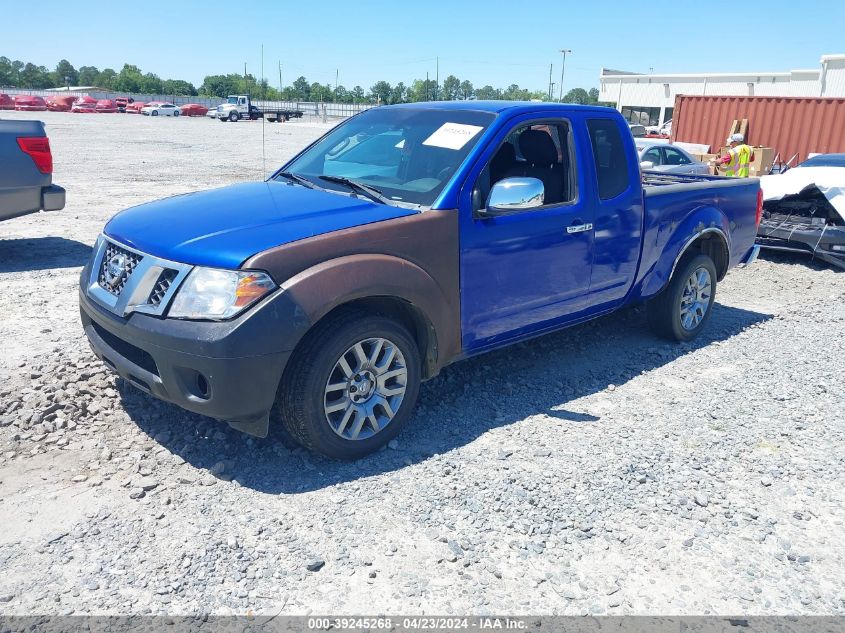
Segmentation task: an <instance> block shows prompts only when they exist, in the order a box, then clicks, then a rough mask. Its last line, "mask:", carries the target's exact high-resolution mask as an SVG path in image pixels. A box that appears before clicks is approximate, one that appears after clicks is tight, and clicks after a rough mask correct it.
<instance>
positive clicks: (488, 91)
mask: <svg viewBox="0 0 845 633" xmlns="http://www.w3.org/2000/svg"><path fill="white" fill-rule="evenodd" d="M498 97H499V94H498V92H496V89H495V88H494V87H493V86H491V85H489V84H488V85H486V86H484V87H482V88H476V89H475V98H476V99H497V98H498Z"/></svg>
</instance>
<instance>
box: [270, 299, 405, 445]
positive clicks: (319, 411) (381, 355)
mask: <svg viewBox="0 0 845 633" xmlns="http://www.w3.org/2000/svg"><path fill="white" fill-rule="evenodd" d="M420 367H421V362H420V354H419V350H418V349H417V345H416V343H415V342H414V339H413V337H412V336H411V335H410V333H409V332H408V330H407V329H406V328H405V327H404V326H402V325H400V324H399V323H397V322H396V321H394V320H392V319H389V318H387V317H384V316H380V315H372V314H367V313H364V312H359V311H357V310H350V311H347V312H343V313H341V314H339V315H338V316H336V317H335V318H332V319H329V320H328V321H327V322H325V323H323V324H321V325H319V326H317V328H316V329H315V330H314V331H313V332H311V333H309V334H308V336H307V338H306V339H305V340H304V341H303V344H302V345H301V346H300V347H299V349H298V350H297V351H296V353H295V355H294V357H293V358H292V359H291V362H290V365H289V366H288V368H287V370H286V371H285V378H284V379H283V381H282V384H281V387H280V394H279V404H280V411H281V415H282V422H283V424H284V425H285V428H286V429H287V431H288V432H289V433H290V434H291V435H292V436H293V438H294V439H295V440H296V441H297V442H299V443H300V444H302V445H303V446H304V447H306V448H308V449H311V450H314V451H317V452H319V453H322V454H324V455H327V456H328V457H334V458H340V459H358V458H360V457H363V456H364V455H367V454H368V453H372V452H373V451H375V450H377V449H379V448H381V447H382V446H384V445H385V444H387V443H388V442H389V441H390V440H392V439H393V438H395V437H396V436H397V435H398V434H399V432H400V431H401V429H402V427H403V426H404V424H405V423H406V422H407V421H408V418H409V417H410V415H411V411H412V409H413V408H414V404H415V402H416V399H417V395H418V394H419V385H420V376H421V372H420Z"/></svg>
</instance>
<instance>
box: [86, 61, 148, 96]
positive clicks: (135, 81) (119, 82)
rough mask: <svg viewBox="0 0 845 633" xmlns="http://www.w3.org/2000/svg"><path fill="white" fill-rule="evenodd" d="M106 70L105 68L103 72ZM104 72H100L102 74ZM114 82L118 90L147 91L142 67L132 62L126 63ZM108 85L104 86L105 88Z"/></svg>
mask: <svg viewBox="0 0 845 633" xmlns="http://www.w3.org/2000/svg"><path fill="white" fill-rule="evenodd" d="M105 72H106V71H105V70H104V71H103V73H105ZM103 73H100V76H102V74H103ZM98 80H99V79H98ZM113 83H114V89H115V90H117V91H118V92H147V91H146V90H144V89H143V85H144V76H143V75H142V74H141V69H140V68H138V67H137V66H134V65H132V64H124V65H123V68H121V69H120V73H118V75H117V77H115V78H114V81H113ZM108 87H109V86H103V88H108Z"/></svg>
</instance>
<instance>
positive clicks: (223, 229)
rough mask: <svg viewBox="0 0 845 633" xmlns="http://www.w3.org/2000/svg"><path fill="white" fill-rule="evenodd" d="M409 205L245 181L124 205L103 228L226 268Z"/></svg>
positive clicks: (180, 257)
mask: <svg viewBox="0 0 845 633" xmlns="http://www.w3.org/2000/svg"><path fill="white" fill-rule="evenodd" d="M415 213H419V211H416V210H414V209H405V208H401V207H395V206H391V205H385V204H376V203H373V202H370V201H368V200H362V199H360V198H357V197H354V196H348V195H344V194H342V193H330V192H327V191H321V190H315V189H307V188H305V187H302V186H299V185H291V184H287V183H283V182H253V183H244V184H239V185H232V186H229V187H224V188H222V189H213V190H210V191H201V192H197V193H189V194H185V195H180V196H174V197H172V198H165V199H164V200H157V201H155V202H149V203H146V204H142V205H139V206H136V207H132V208H130V209H126V210H125V211H121V212H120V213H118V214H117V215H116V216H114V217H113V218H112V219H111V220H110V221H109V223H108V224H107V225H106V228H105V229H104V233H105V234H106V235H107V236H108V237H110V238H112V239H114V240H116V241H118V242H122V243H123V244H126V245H127V246H130V247H132V248H135V249H137V250H139V251H141V252H143V253H149V254H151V255H155V256H157V257H162V258H164V259H169V260H171V261H176V262H183V263H186V264H194V265H202V266H213V267H216V268H229V269H234V268H238V267H239V266H240V265H241V264H242V263H243V262H244V261H245V260H247V259H248V258H250V257H251V256H252V255H255V254H256V253H260V252H261V251H264V250H267V249H269V248H273V247H275V246H281V245H283V244H287V243H289V242H295V241H298V240H302V239H307V238H309V237H314V236H316V235H322V234H324V233H330V232H332V231H339V230H341V229H346V228H351V227H354V226H360V225H362V224H370V223H372V222H380V221H383V220H390V219H394V218H400V217H404V216H408V215H413V214H415Z"/></svg>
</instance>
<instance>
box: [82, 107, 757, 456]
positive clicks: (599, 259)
mask: <svg viewBox="0 0 845 633" xmlns="http://www.w3.org/2000/svg"><path fill="white" fill-rule="evenodd" d="M761 202H762V201H761V197H760V189H759V184H758V181H757V180H756V179H724V178H711V177H672V176H667V175H665V174H664V175H660V174H645V175H644V174H642V173H641V171H640V165H639V162H638V159H637V151H636V148H635V147H634V139H633V137H632V136H631V133H630V131H629V129H628V124H627V123H626V122H625V120H624V119H623V118H622V117H621V116H620V115H619V113H617V112H616V111H615V110H612V109H609V108H601V107H588V106H571V105H558V104H543V103H513V102H483V101H469V102H450V103H445V102H438V103H425V104H409V105H399V106H389V107H380V108H375V109H372V110H368V111H366V112H364V113H362V114H360V115H358V116H355V117H353V118H351V119H349V120H347V121H346V122H344V123H342V124H341V125H339V126H337V127H336V128H334V129H332V130H331V131H329V132H328V133H327V134H326V135H325V136H323V137H322V138H320V139H319V140H317V141H316V142H315V143H313V144H312V145H310V146H309V147H307V148H305V149H304V150H303V151H302V152H301V153H299V154H298V155H297V156H295V157H294V158H293V159H292V160H291V161H289V162H288V163H287V164H286V165H285V166H284V167H282V168H281V169H280V170H279V171H278V172H276V173H275V174H274V175H273V176H272V177H271V178H269V179H268V180H267V181H266V182H256V183H245V184H238V185H233V186H230V187H225V188H222V189H216V190H213V191H205V192H198V193H192V194H188V195H182V196H176V197H172V198H168V199H165V200H160V201H157V202H152V203H148V204H143V205H141V206H137V207H134V208H131V209H127V210H125V211H122V212H120V213H118V214H117V215H116V216H115V217H114V218H112V220H111V221H109V223H108V224H107V225H106V227H105V229H104V231H103V234H102V235H101V236H100V238H99V239H98V240H97V243H96V246H95V248H94V253H93V256H92V258H91V260H90V262H89V263H88V264H87V266H86V267H85V269H84V270H83V271H82V277H81V288H80V293H79V297H80V307H81V316H82V324H83V326H84V329H85V333H86V335H87V336H88V339H89V341H90V343H91V346H92V348H93V349H94V352H95V353H96V354H97V355H98V356H99V357H100V358H101V359H102V360H103V361H104V362H105V363H106V364H107V365H108V366H110V367H111V368H112V369H113V370H114V371H116V372H117V373H118V374H119V375H121V376H122V377H123V378H124V379H125V380H127V381H128V382H129V383H131V384H133V385H135V386H136V387H138V388H140V389H142V390H144V391H146V392H148V393H150V394H152V395H154V396H156V397H158V398H161V399H163V400H167V401H170V402H174V403H176V404H178V405H180V406H182V407H184V408H185V409H188V410H190V411H195V412H197V413H201V414H205V415H208V416H211V417H214V418H217V419H220V420H225V421H227V422H228V423H229V424H230V425H232V426H233V427H235V428H237V429H240V430H242V431H244V432H247V433H250V434H253V435H257V436H266V434H267V433H268V428H269V424H270V422H271V421H273V422H276V421H277V420H278V421H280V422H281V423H282V424H283V425H284V426H285V428H286V429H287V430H288V431H289V433H290V434H291V435H292V436H293V437H294V438H295V439H296V440H297V441H298V442H300V443H301V444H302V445H304V446H306V447H308V448H310V449H312V450H315V451H319V452H321V453H323V454H326V455H329V456H333V457H338V458H357V457H360V456H362V455H365V454H367V453H369V452H371V451H373V450H376V449H378V448H379V447H381V446H383V445H384V444H386V443H387V442H388V441H390V440H391V439H392V438H394V437H395V436H396V435H397V434H398V433H399V431H400V430H401V427H402V426H403V424H405V423H406V422H407V420H408V419H409V417H410V414H411V410H412V408H413V407H414V403H415V400H416V398H417V394H418V391H419V385H420V382H421V381H423V380H425V379H428V378H431V377H432V376H434V375H435V374H437V373H438V371H439V370H440V369H441V368H443V367H444V366H445V365H448V364H450V363H453V362H455V361H457V360H461V359H464V358H467V357H470V356H474V355H476V354H481V353H483V352H486V351H489V350H493V349H498V348H501V347H504V346H506V345H510V344H511V343H515V342H517V341H523V340H525V339H527V338H530V337H534V336H538V335H541V334H545V333H547V332H551V331H554V330H558V329H560V328H563V327H567V326H570V325H573V324H576V323H581V322H583V321H585V320H588V319H593V318H596V317H599V316H601V315H604V314H607V313H609V312H612V311H613V310H617V309H619V308H621V307H623V306H626V305H630V304H634V303H643V302H644V303H646V304H647V308H648V316H649V321H650V322H651V324H652V326H653V327H654V329H655V330H656V332H657V333H658V334H660V335H662V336H665V337H668V338H671V339H675V340H679V341H688V340H690V339H692V338H693V337H695V336H696V335H697V334H698V333H699V332H701V330H702V328H704V327H705V325H706V323H707V320H708V317H709V316H710V312H711V309H712V305H713V299H714V296H715V291H716V283H717V282H718V281H720V280H721V279H722V278H723V277H724V276H725V274H726V273H727V271H728V270H729V269H730V268H731V267H732V266H735V265H737V264H740V263H750V262H751V261H752V260H753V259H754V257H755V256H756V252H757V251H756V249H755V247H754V237H755V234H756V232H757V225H758V223H759V221H760V215H761V209H762V204H761ZM573 360H575V359H573Z"/></svg>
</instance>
